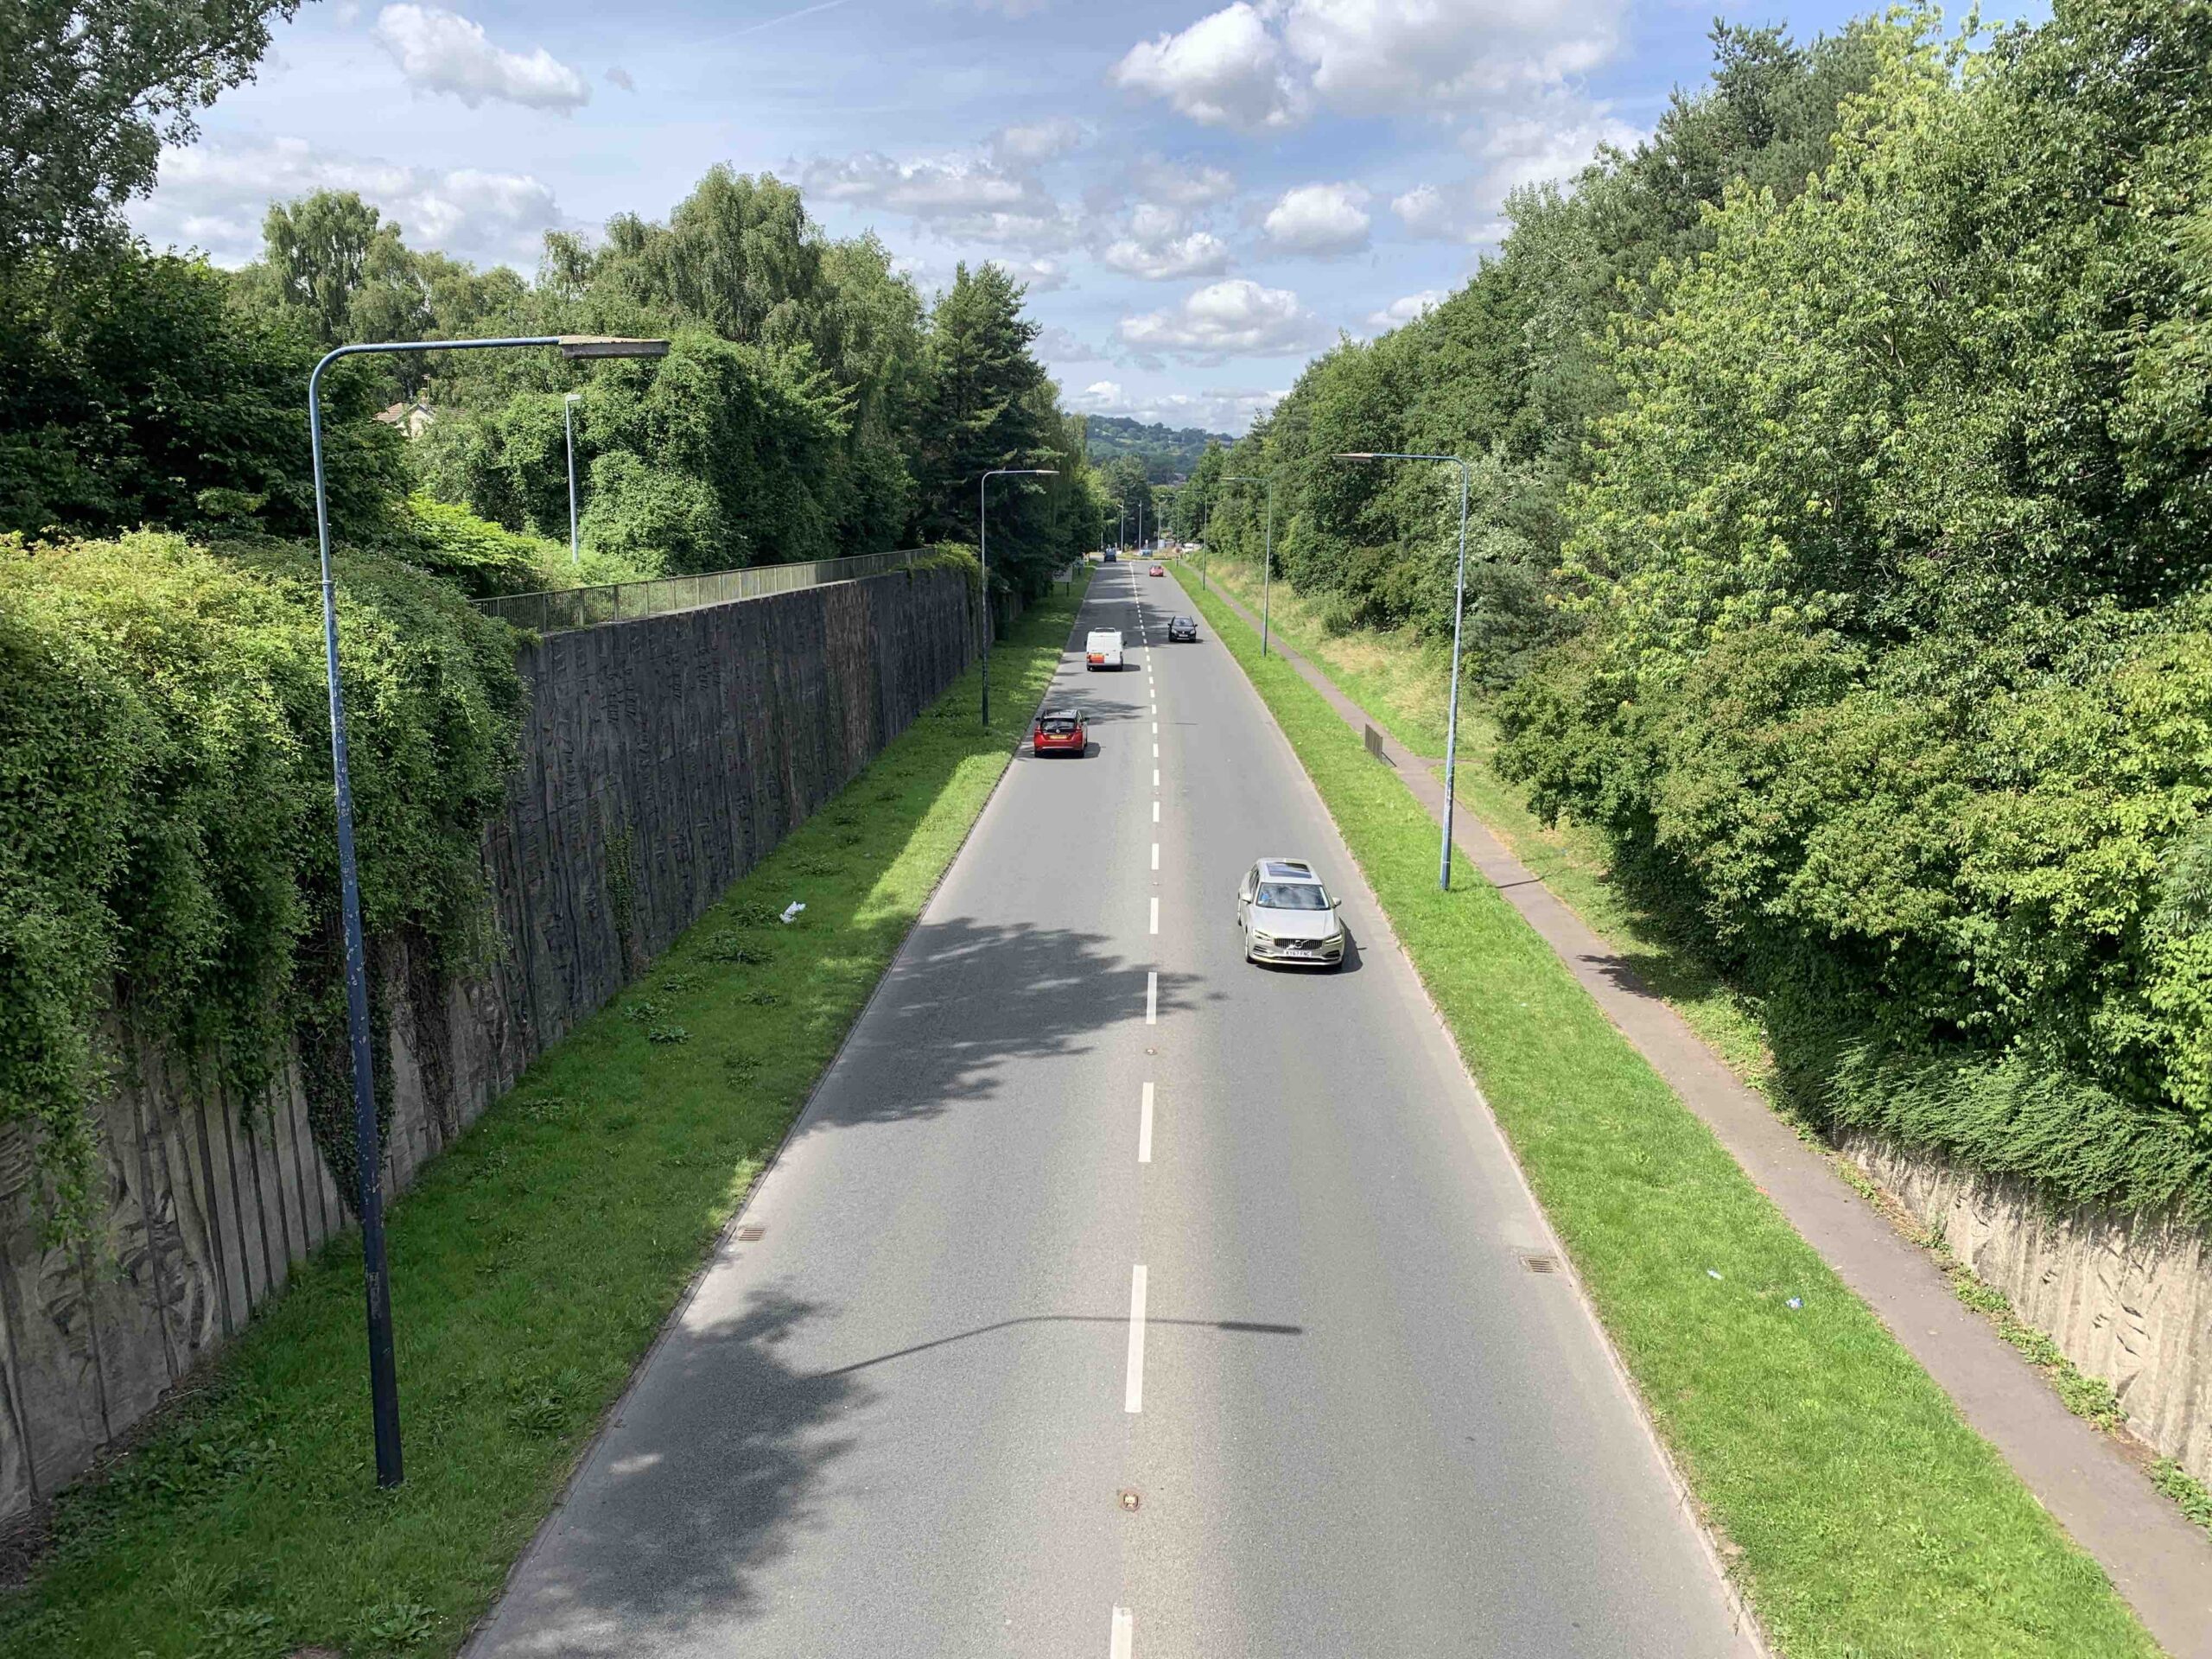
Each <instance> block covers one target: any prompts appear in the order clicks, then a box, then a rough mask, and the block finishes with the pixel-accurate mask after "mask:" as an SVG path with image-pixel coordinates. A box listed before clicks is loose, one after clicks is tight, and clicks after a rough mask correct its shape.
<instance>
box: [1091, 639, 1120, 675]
mask: <svg viewBox="0 0 2212 1659" xmlns="http://www.w3.org/2000/svg"><path fill="white" fill-rule="evenodd" d="M1121 666H1122V635H1121V632H1120V631H1119V630H1118V629H1115V628H1101V629H1099V630H1098V631H1097V632H1096V633H1094V634H1092V635H1091V636H1090V639H1086V640H1084V642H1083V667H1084V672H1085V673H1089V672H1090V671H1092V670H1094V669H1102V668H1110V669H1114V670H1116V671H1119V670H1120V668H1121Z"/></svg>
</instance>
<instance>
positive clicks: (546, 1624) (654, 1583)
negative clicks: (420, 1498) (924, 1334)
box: [467, 1287, 1306, 1659]
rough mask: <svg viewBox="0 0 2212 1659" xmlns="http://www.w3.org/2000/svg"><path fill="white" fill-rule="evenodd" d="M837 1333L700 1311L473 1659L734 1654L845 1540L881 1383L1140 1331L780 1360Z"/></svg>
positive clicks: (1167, 1321) (1209, 1322)
mask: <svg viewBox="0 0 2212 1659" xmlns="http://www.w3.org/2000/svg"><path fill="white" fill-rule="evenodd" d="M708 1294H711V1287H710V1288H709V1293H708ZM702 1300H703V1298H702ZM835 1319H836V1310H835V1309H833V1308H830V1307H829V1306H825V1305H824V1304H822V1303H820V1302H817V1301H813V1300H805V1299H802V1298H798V1297H795V1296H793V1295H791V1294H789V1293H788V1292H787V1291H785V1290H783V1289H781V1288H778V1287H764V1288H761V1289H759V1290H755V1291H753V1292H752V1293H750V1294H748V1295H747V1297H746V1299H745V1302H744V1306H742V1307H741V1309H738V1310H736V1311H734V1312H733V1313H730V1314H728V1316H727V1317H722V1318H716V1317H715V1316H714V1314H713V1313H712V1311H711V1310H707V1309H702V1306H700V1305H696V1304H695V1306H693V1308H692V1309H691V1310H690V1312H689V1313H688V1314H687V1316H686V1317H685V1319H683V1321H682V1322H681V1323H680V1324H678V1325H676V1326H675V1327H673V1328H672V1329H671V1332H670V1333H669V1336H668V1338H667V1339H666V1341H665V1342H664V1344H662V1346H661V1348H660V1349H659V1350H658V1352H657V1353H656V1355H655V1357H654V1359H653V1363H652V1370H650V1371H649V1372H648V1373H647V1375H646V1376H645V1377H644V1378H643V1379H641V1381H640V1383H639V1388H638V1389H637V1390H636V1391H635V1392H634V1393H633V1394H632V1395H630V1396H629V1398H627V1399H626V1401H625V1402H623V1405H622V1408H621V1413H622V1414H621V1416H620V1419H619V1420H618V1421H617V1422H616V1423H615V1424H614V1426H613V1427H612V1428H611V1429H610V1430H609V1432H608V1434H607V1439H606V1440H605V1441H604V1442H603V1443H602V1445H601V1447H600V1448H599V1450H598V1451H597V1452H595V1453H594V1458H593V1461H592V1463H591V1465H590V1466H589V1467H588V1469H587V1471H586V1472H585V1474H584V1477H583V1478H582V1480H581V1481H580V1482H579V1484H578V1487H577V1490H576V1491H575V1493H574V1494H573V1495H572V1496H571V1497H570V1499H569V1503H567V1505H566V1506H565V1508H564V1509H563V1510H562V1512H561V1516H560V1520H559V1522H557V1523H556V1529H554V1530H552V1531H550V1532H549V1534H548V1535H546V1537H545V1539H544V1540H543V1541H542V1542H541V1544H540V1545H539V1547H538V1548H537V1550H536V1551H535V1552H534V1553H533V1554H531V1556H530V1557H529V1558H528V1559H527V1560H525V1561H524V1564H523V1566H522V1567H521V1569H520V1571H519V1572H518V1574H517V1576H516V1580H515V1582H514V1584H513V1586H512V1588H511V1590H510V1592H509V1594H508V1596H507V1599H506V1600H505V1602H504V1603H503V1604H502V1605H501V1606H500V1608H499V1613H498V1616H497V1618H496V1619H495V1620H494V1622H493V1624H491V1625H489V1626H488V1627H487V1628H486V1630H484V1631H483V1632H482V1633H481V1634H480V1636H479V1637H478V1638H477V1639H476V1641H475V1642H474V1643H472V1644H471V1645H470V1646H469V1648H468V1649H467V1654H468V1656H469V1659H522V1656H525V1655H526V1656H529V1659H586V1656H591V1659H601V1656H605V1655H609V1654H630V1653H655V1652H660V1651H664V1650H666V1649H675V1650H678V1651H683V1652H693V1651H700V1652H705V1651H718V1650H725V1649H727V1647H728V1643H729V1641H730V1638H731V1637H732V1636H733V1635H734V1634H735V1630H736V1627H738V1626H740V1625H741V1624H744V1623H745V1622H746V1621H747V1620H749V1619H752V1618H757V1617H760V1616H763V1615H764V1614H766V1613H769V1612H772V1611H774V1609H773V1607H772V1605H770V1604H768V1603H766V1601H765V1599H764V1596H763V1592H762V1590H761V1586H760V1579H761V1576H762V1574H763V1573H765V1572H766V1571H767V1570H769V1569H770V1568H772V1567H773V1566H774V1565H775V1564H776V1563H777V1562H778V1561H779V1560H782V1559H783V1558H784V1557H785V1556H786V1555H788V1554H791V1551H792V1550H793V1549H795V1548H800V1547H803V1546H804V1543H805V1542H806V1541H807V1539H808V1538H809V1536H810V1535H811V1534H813V1533H815V1532H817V1531H818V1530H820V1529H823V1527H825V1526H826V1525H827V1524H828V1521H827V1517H826V1516H825V1515H824V1512H823V1511H824V1503H825V1499H826V1497H827V1489H828V1488H829V1486H830V1484H832V1483H833V1481H834V1479H835V1465H836V1464H837V1462H838V1460H839V1459H842V1458H843V1457H846V1456H847V1455H849V1453H850V1452H852V1451H854V1450H855V1447H856V1446H858V1444H859V1439H858V1429H857V1427H853V1428H847V1427H842V1426H841V1424H842V1422H843V1421H846V1420H850V1421H853V1422H855V1423H857V1421H859V1420H860V1419H861V1417H862V1416H863V1415H864V1414H866V1413H867V1411H868V1408H870V1407H871V1406H873V1405H874V1404H875V1403H876V1402H877V1401H878V1400H879V1399H880V1398H881V1397H882V1396H881V1395H880V1393H879V1391H878V1390H876V1389H874V1388H873V1387H871V1386H870V1384H869V1383H868V1382H867V1380H866V1376H865V1374H867V1373H870V1372H877V1371H880V1370H881V1369H882V1368H884V1367H886V1366H890V1365H893V1364H896V1363H898V1362H899V1361H901V1360H905V1359H910V1358H912V1357H917V1356H919V1355H922V1354H926V1353H930V1352H932V1351H937V1350H940V1349H944V1348H947V1347H950V1346H954V1345H956V1344H967V1343H971V1342H976V1341H978V1340H982V1339H985V1338H992V1337H995V1336H1001V1335H1007V1334H1010V1333H1014V1332H1020V1331H1023V1330H1025V1329H1027V1328H1031V1327H1036V1326H1091V1325H1113V1326H1122V1325H1127V1324H1128V1313H1127V1311H1126V1310H1123V1311H1119V1312H1100V1313H1039V1314H1029V1315H1024V1316H1019V1317H1016V1318H1013V1319H1000V1320H995V1321H994V1322H992V1323H990V1324H988V1325H978V1326H976V1327H974V1328H972V1329H969V1330H964V1331H955V1332H948V1333H946V1334H944V1335H943V1336H939V1337H931V1338H925V1339H923V1340H921V1341H918V1342H914V1343H910V1344H906V1346H903V1347H900V1348H898V1349H894V1350H892V1351H889V1352H886V1353H881V1354H875V1355H871V1356H869V1357H866V1358H862V1359H857V1360H853V1361H850V1362H849V1363H844V1364H842V1365H837V1366H835V1367H832V1368H829V1369H827V1370H817V1371H809V1370H805V1369H804V1368H803V1367H799V1366H795V1365H793V1364H792V1363H790V1362H789V1361H788V1360H787V1358H786V1357H785V1355H784V1354H783V1353H782V1352H780V1351H779V1350H782V1349H784V1348H785V1346H786V1345H787V1344H791V1342H792V1341H793V1339H794V1338H797V1337H798V1335H799V1333H800V1331H801V1328H802V1327H803V1326H804V1325H809V1324H810V1323H813V1322H816V1321H822V1320H828V1321H830V1322H831V1323H833V1324H834V1322H835ZM1148 1323H1149V1324H1152V1325H1162V1326H1174V1327H1179V1328H1185V1329H1191V1330H1194V1331H1206V1332H1215V1333H1217V1335H1218V1336H1220V1337H1221V1338H1223V1339H1224V1340H1229V1341H1248V1340H1252V1339H1255V1338H1298V1337H1303V1336H1304V1335H1305V1334H1306V1326H1305V1325H1301V1324H1294V1323H1289V1322H1284V1321H1276V1320H1262V1319H1191V1318H1164V1319H1163V1318H1154V1319H1151V1320H1149V1321H1148Z"/></svg>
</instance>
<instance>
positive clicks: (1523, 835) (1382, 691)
mask: <svg viewBox="0 0 2212 1659" xmlns="http://www.w3.org/2000/svg"><path fill="white" fill-rule="evenodd" d="M1211 581H1212V582H1214V583H1216V584H1217V585H1218V586H1220V587H1222V588H1225V589H1227V590H1228V591H1229V593H1230V594H1232V595H1234V596H1235V597H1236V599H1237V601H1240V602H1241V603H1242V604H1243V605H1244V607H1245V608H1247V609H1248V610H1250V611H1252V612H1253V613H1255V614H1256V613H1258V610H1259V607H1260V572H1259V567H1258V566H1257V565H1256V564H1252V563H1244V562H1242V561H1237V560H1232V559H1226V558H1224V559H1217V560H1216V561H1215V563H1214V566H1213V570H1212V572H1211ZM1273 632H1274V634H1275V635H1276V637H1278V638H1279V639H1281V640H1282V642H1283V643H1284V644H1285V645H1288V646H1289V647H1290V648H1291V649H1292V650H1293V651H1294V652H1297V653H1298V654H1299V655H1300V656H1301V657H1303V658H1306V660H1307V661H1309V662H1311V663H1313V664H1314V665H1315V666H1316V667H1318V668H1319V669H1320V670H1321V671H1322V672H1324V673H1325V674H1326V675H1327V676H1328V677H1330V679H1332V681H1334V682H1335V683H1336V684H1337V687H1338V690H1341V691H1343V692H1344V695H1345V696H1348V697H1350V698H1351V700H1352V701H1353V702H1356V703H1357V704H1358V705H1359V706H1360V707H1361V708H1363V709H1367V710H1368V711H1369V712H1370V714H1372V715H1374V717H1375V719H1376V721H1378V722H1380V724H1381V725H1382V727H1383V730H1385V731H1386V732H1388V733H1389V734H1390V735H1391V736H1392V737H1393V738H1395V739H1396V740H1397V741H1398V742H1399V743H1400V744H1401V745H1402V746H1403V747H1405V748H1406V749H1408V751H1410V752H1411V753H1414V754H1426V755H1440V754H1442V753H1444V728H1445V706H1446V694H1447V692H1448V691H1449V690H1450V683H1451V677H1452V665H1451V658H1450V653H1449V652H1447V651H1446V650H1445V649H1444V648H1443V647H1442V646H1440V645H1436V644H1434V643H1433V642H1427V641H1422V640H1419V639H1414V638H1413V637H1411V636H1410V635H1407V634H1385V633H1377V632H1375V631H1374V630H1372V629H1368V628H1359V629H1355V630H1353V631H1352V632H1349V633H1340V634H1332V633H1330V632H1328V631H1327V630H1326V629H1325V628H1324V627H1323V626H1321V621H1320V610H1319V607H1318V606H1316V605H1314V604H1313V602H1312V601H1309V600H1306V599H1304V598H1301V597H1300V596H1299V595H1297V594H1294V593H1293V592H1292V590H1291V588H1290V586H1289V584H1288V583H1287V582H1277V583H1276V584H1275V587H1274V627H1273ZM1497 744H1498V731H1497V721H1495V720H1494V719H1492V718H1491V714H1490V711H1489V710H1488V709H1486V708H1485V707H1484V703H1483V701H1482V698H1481V696H1480V695H1479V694H1478V693H1477V692H1475V691H1473V690H1470V691H1469V692H1468V693H1467V695H1466V696H1465V697H1464V698H1463V699H1462V700H1461V702H1460V704H1459V790H1458V793H1459V804H1460V805H1462V806H1464V807H1465V808H1466V809H1467V810H1469V811H1471V812H1472V813H1473V814H1474V815H1475V816H1476V817H1478V818H1480V819H1481V820H1482V821H1483V823H1484V824H1485V825H1487V826H1488V828H1489V829H1490V831H1491V834H1492V835H1494V836H1497V838H1498V840H1499V841H1500V842H1503V844H1504V846H1505V848H1506V849H1507V850H1508V851H1509V852H1510V853H1511V854H1512V855H1514V856H1515V857H1516V858H1517V859H1519V860H1520V861H1522V863H1523V864H1525V865H1527V866H1528V867H1529V870H1530V872H1531V873H1532V874H1534V875H1535V877H1536V879H1537V880H1540V881H1541V882H1542V883H1543V884H1544V885H1545V887H1548V888H1549V889H1550V890H1551V891H1552V892H1553V893H1554V894H1555V895H1556V896H1558V897H1559V898H1560V899H1563V900H1564V901H1565V902H1566V903H1567V905H1568V906H1571V907H1572V908H1573V910H1574V912H1576V913H1577V914H1578V915H1580V917H1581V918H1582V919H1583V920H1584V921H1586V922H1587V923H1588V924H1589V925H1590V926H1591V928H1592V931H1595V932H1596V933H1597V934H1598V935H1599V937H1600V938H1605V939H1608V940H1610V941H1611V943H1612V944H1614V945H1615V946H1616V947H1617V948H1618V950H1619V952H1620V954H1621V956H1622V958H1623V959H1624V961H1626V962H1627V963H1629V965H1630V967H1632V968H1633V969H1635V970H1636V973H1637V977H1638V978H1640V979H1641V980H1643V982H1644V983H1645V984H1646V985H1648V986H1649V987H1650V988H1651V989H1652V990H1653V991H1654V992H1655V993H1656V994H1657V995H1659V996H1661V997H1662V998H1663V999H1665V1001H1667V1002H1668V1004H1669V1006H1670V1007H1673V1008H1674V1010H1675V1012H1676V1013H1677V1014H1681V1016H1682V1018H1683V1020H1686V1021H1687V1022H1688V1025H1689V1027H1690V1028H1691V1029H1692V1030H1693V1031H1694V1032H1696V1033H1697V1034H1698V1035H1699V1036H1700V1038H1702V1039H1704V1041H1705V1043H1706V1046H1707V1047H1709V1048H1711V1049H1712V1050H1713V1052H1715V1053H1717V1054H1719V1056H1720V1058H1722V1060H1723V1061H1725V1062H1726V1064H1727V1065H1728V1066H1729V1068H1730V1069H1731V1070H1732V1071H1734V1072H1735V1073H1736V1075H1737V1076H1738V1077H1742V1078H1743V1079H1744V1080H1745V1082H1746V1083H1748V1084H1751V1086H1752V1087H1753V1088H1755V1089H1758V1090H1760V1092H1762V1093H1763V1094H1764V1095H1766V1096H1767V1097H1768V1098H1769V1099H1770V1101H1772V1102H1774V1103H1775V1104H1777V1106H1780V1107H1783V1109H1785V1110H1787V1109H1788V1106H1787V1103H1786V1102H1783V1101H1782V1100H1781V1099H1780V1098H1779V1097H1778V1093H1777V1090H1776V1089H1775V1088H1774V1086H1773V1084H1774V1057H1773V1055H1772V1054H1771V1053H1770V1052H1769V1050H1768V1047H1767V1043H1766V1036H1765V1032H1764V1027H1763V1026H1762V1025H1761V1023H1760V1020H1761V1015H1760V1012H1759V1004H1758V999H1757V998H1756V997H1753V996H1751V995H1747V994H1746V993H1745V991H1743V990H1742V989H1741V988H1738V987H1737V986H1734V985H1732V984H1730V983H1729V982H1728V981H1727V980H1726V979H1725V978H1724V977H1723V976H1721V975H1720V974H1719V972H1718V971H1716V970H1715V969H1713V968H1712V967H1710V966H1708V965H1707V963H1705V962H1703V961H1702V960H1700V958H1699V957H1698V954H1697V952H1696V950H1694V949H1693V948H1692V947H1691V945H1690V944H1689V943H1688V941H1686V940H1684V939H1682V938H1680V937H1678V936H1677V933H1676V931H1674V930H1670V929H1669V927H1668V926H1667V925H1666V923H1665V920H1664V918H1660V917H1657V916H1654V915H1652V914H1651V913H1650V912H1649V911H1648V910H1646V909H1645V908H1644V907H1643V906H1641V905H1638V904H1637V902H1636V901H1635V900H1634V899H1633V898H1631V897H1630V895H1629V894H1628V893H1625V892H1624V891H1623V890H1622V889H1621V888H1620V887H1618V886H1617V885H1616V884H1615V883H1614V881H1613V880H1612V876H1611V857H1610V855H1609V853H1608V851H1607V849H1606V847H1605V841H1604V838H1603V837H1602V836H1599V834H1598V832H1597V831H1596V830H1594V829H1589V828H1587V827H1586V826H1583V825H1580V824H1574V823H1560V824H1558V825H1550V824H1546V823H1542V822H1541V820H1539V819H1538V818H1537V817H1536V816H1535V814H1534V813H1533V812H1531V811H1529V798H1528V794H1527V792H1526V791H1524V790H1522V787H1521V786H1520V785H1517V784H1513V783H1509V782H1508V781H1507V780H1506V779H1503V778H1502V777H1500V776H1499V775H1498V772H1497V765H1496V757H1497Z"/></svg>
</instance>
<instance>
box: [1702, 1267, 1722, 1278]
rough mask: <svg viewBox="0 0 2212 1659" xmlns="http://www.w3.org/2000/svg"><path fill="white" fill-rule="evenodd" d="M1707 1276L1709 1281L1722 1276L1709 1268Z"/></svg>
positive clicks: (1706, 1272) (1706, 1271)
mask: <svg viewBox="0 0 2212 1659" xmlns="http://www.w3.org/2000/svg"><path fill="white" fill-rule="evenodd" d="M1705 1276H1706V1277H1707V1278H1708V1279H1718V1278H1719V1276H1720V1275H1719V1274H1717V1273H1715V1272H1714V1271H1713V1269H1712V1268H1707V1269H1706V1270H1705Z"/></svg>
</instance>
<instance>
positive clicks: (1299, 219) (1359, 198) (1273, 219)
mask: <svg viewBox="0 0 2212 1659" xmlns="http://www.w3.org/2000/svg"><path fill="white" fill-rule="evenodd" d="M1367 200H1368V197H1367V192H1366V191H1364V190H1363V189H1361V188H1359V186H1357V185H1356V184H1301V185H1300V186H1299V187H1298V188H1295V189H1294V190H1289V191H1286V192H1285V193H1284V194H1283V198H1282V200H1281V201H1279V202H1277V203H1276V204H1275V205H1274V207H1273V208H1272V209H1270V210H1269V212H1268V216H1267V219H1265V220H1264V221H1263V222H1262V226H1261V228H1262V229H1263V230H1264V231H1266V232H1267V234H1268V241H1270V242H1272V243H1274V245H1275V246H1276V247H1277V248H1279V249H1281V251H1284V252H1286V253H1308V254H1313V255H1316V256H1324V257H1325V256H1328V255H1333V254H1343V253H1357V252H1359V251H1362V250H1363V249H1364V248H1365V247H1366V246H1367V227H1368V226H1369V224H1370V220H1369V219H1368V216H1367Z"/></svg>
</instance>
